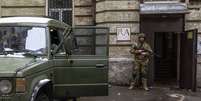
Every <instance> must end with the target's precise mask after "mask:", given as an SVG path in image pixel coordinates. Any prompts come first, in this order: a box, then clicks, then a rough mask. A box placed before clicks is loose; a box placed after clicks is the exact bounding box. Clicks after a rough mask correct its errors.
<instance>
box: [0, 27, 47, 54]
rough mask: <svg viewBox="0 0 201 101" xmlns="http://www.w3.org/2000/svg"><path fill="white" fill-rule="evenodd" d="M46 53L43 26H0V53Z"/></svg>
mask: <svg viewBox="0 0 201 101" xmlns="http://www.w3.org/2000/svg"><path fill="white" fill-rule="evenodd" d="M22 52H29V53H34V54H46V53H47V47H46V30H45V28H43V27H0V53H1V54H3V53H22Z"/></svg>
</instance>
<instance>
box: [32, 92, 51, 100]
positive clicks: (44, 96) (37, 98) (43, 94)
mask: <svg viewBox="0 0 201 101" xmlns="http://www.w3.org/2000/svg"><path fill="white" fill-rule="evenodd" d="M35 101H50V99H49V97H48V96H47V94H45V93H43V92H41V93H39V94H38V96H37V97H36V100H35Z"/></svg>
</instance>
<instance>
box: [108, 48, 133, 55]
mask: <svg viewBox="0 0 201 101" xmlns="http://www.w3.org/2000/svg"><path fill="white" fill-rule="evenodd" d="M129 51H130V46H113V47H109V56H110V57H111V58H122V57H124V58H125V57H126V58H130V57H132V54H130V52H129Z"/></svg>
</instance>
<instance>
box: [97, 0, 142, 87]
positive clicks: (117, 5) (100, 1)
mask: <svg viewBox="0 0 201 101" xmlns="http://www.w3.org/2000/svg"><path fill="white" fill-rule="evenodd" d="M96 25H97V26H104V27H109V28H110V33H109V34H110V35H109V37H110V42H109V45H110V47H109V57H110V59H109V65H110V66H109V82H110V83H113V84H120V85H127V84H129V80H130V78H131V73H132V66H133V64H132V61H133V60H132V55H131V54H130V53H129V49H130V46H131V43H133V41H135V38H136V37H135V34H136V33H139V2H138V0H96ZM118 27H129V28H131V33H132V37H131V41H129V42H119V41H117V38H116V37H117V36H116V34H117V33H116V29H117V28H118Z"/></svg>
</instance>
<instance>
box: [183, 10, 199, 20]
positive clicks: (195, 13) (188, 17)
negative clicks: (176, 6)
mask: <svg viewBox="0 0 201 101" xmlns="http://www.w3.org/2000/svg"><path fill="white" fill-rule="evenodd" d="M189 11H190V13H189V14H187V15H186V20H201V10H189Z"/></svg>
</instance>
